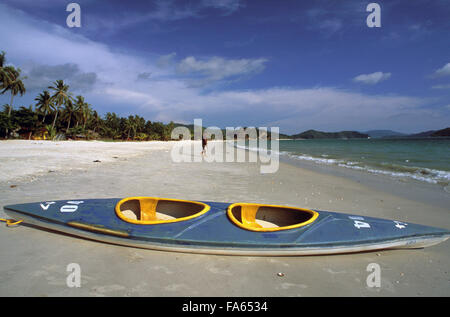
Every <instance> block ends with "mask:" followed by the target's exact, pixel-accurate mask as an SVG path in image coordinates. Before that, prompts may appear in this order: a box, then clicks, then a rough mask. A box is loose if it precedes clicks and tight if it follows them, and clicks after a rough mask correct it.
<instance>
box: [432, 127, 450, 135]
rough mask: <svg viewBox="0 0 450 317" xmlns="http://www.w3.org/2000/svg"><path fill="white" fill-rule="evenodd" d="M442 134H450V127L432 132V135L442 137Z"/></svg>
mask: <svg viewBox="0 0 450 317" xmlns="http://www.w3.org/2000/svg"><path fill="white" fill-rule="evenodd" d="M441 136H446V137H448V136H450V127H448V128H445V129H442V130H438V131H435V132H433V133H432V134H431V137H441Z"/></svg>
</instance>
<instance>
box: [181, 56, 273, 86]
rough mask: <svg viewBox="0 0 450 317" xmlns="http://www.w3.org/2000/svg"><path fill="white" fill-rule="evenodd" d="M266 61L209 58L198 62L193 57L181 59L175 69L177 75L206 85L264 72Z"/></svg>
mask: <svg viewBox="0 0 450 317" xmlns="http://www.w3.org/2000/svg"><path fill="white" fill-rule="evenodd" d="M266 62H267V59H265V58H258V59H225V58H222V57H211V58H209V59H206V60H198V59H196V58H195V57H194V56H189V57H186V58H185V59H183V60H182V61H181V62H180V63H179V64H178V67H177V70H178V72H179V73H181V74H184V75H193V76H200V78H198V77H196V79H194V80H196V82H199V83H203V84H207V83H211V82H214V81H219V80H223V79H230V78H236V77H241V76H247V75H251V74H256V73H259V72H261V71H263V70H264V68H265V65H264V64H265V63H266Z"/></svg>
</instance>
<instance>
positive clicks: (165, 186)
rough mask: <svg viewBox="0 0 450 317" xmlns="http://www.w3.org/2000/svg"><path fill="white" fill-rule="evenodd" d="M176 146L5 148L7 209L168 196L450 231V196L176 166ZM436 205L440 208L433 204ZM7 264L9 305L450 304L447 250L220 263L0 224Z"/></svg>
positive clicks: (331, 177) (227, 166)
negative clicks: (73, 278) (74, 268)
mask: <svg viewBox="0 0 450 317" xmlns="http://www.w3.org/2000/svg"><path fill="white" fill-rule="evenodd" d="M174 144H175V142H100V141H60V142H51V141H24V140H21V141H14V140H9V141H0V162H1V163H0V205H1V207H3V206H4V205H8V204H15V203H25V202H37V201H48V200H58V199H88V198H111V197H127V196H159V197H166V198H178V199H189V200H208V201H219V202H236V201H241V202H244V201H245V202H261V203H269V204H280V205H290V206H298V207H305V208H312V209H319V210H330V211H337V212H344V213H352V214H358V215H362V216H372V217H380V218H387V219H393V220H400V221H408V222H413V223H419V224H423V225H430V226H437V227H442V228H447V229H448V228H450V217H449V212H450V210H449V207H450V204H447V203H448V202H449V201H450V200H449V198H448V195H449V194H448V193H447V192H445V191H442V193H441V192H439V193H436V192H435V191H436V189H435V188H434V187H433V188H431V187H427V186H425V185H424V186H422V185H421V184H418V183H415V182H410V183H404V182H403V183H402V182H395V181H394V180H390V179H388V178H376V179H374V177H376V176H371V175H365V174H355V173H353V174H352V175H351V177H343V176H342V175H337V174H333V173H328V172H327V171H326V170H323V171H318V170H316V169H314V170H313V169H306V168H301V167H298V166H294V165H289V164H286V163H280V166H279V169H278V171H277V172H276V173H272V174H261V173H260V168H259V164H258V163H250V162H246V163H237V162H235V163H219V162H212V163H208V162H183V163H177V162H174V161H173V160H172V159H171V155H170V153H171V149H172V146H173V145H174ZM240 151H241V150H240ZM195 155H197V156H198V155H200V154H199V153H196V154H195ZM368 178H370V180H369V179H368ZM394 188H397V190H394ZM401 188H403V189H404V190H403V192H405V193H407V194H405V195H402V194H401V190H400V189H401ZM397 192H398V194H397ZM415 193H417V194H416V195H415ZM433 195H437V196H439V197H440V198H439V199H438V200H439V201H437V200H436V203H433V201H435V199H431V198H430V197H434V196H433ZM0 217H2V218H4V217H5V214H4V212H3V210H2V209H1V211H0ZM0 252H1V254H2V256H1V257H0V296H236V297H239V296H448V294H450V284H449V279H450V275H449V267H450V242H449V241H446V242H444V243H441V244H439V245H436V246H433V247H429V248H425V249H418V250H390V251H377V252H368V253H357V254H343V255H333V256H305V257H246V256H218V255H198V254H185V253H174V252H162V251H152V250H143V249H135V248H128V247H123V246H117V245H110V244H105V243H100V242H94V241H89V240H85V239H81V238H76V237H71V236H67V235H62V234H58V233H55V232H49V231H45V230H39V229H35V228H31V227H26V226H21V225H18V226H16V227H7V226H6V225H4V223H0ZM70 263H77V264H79V265H80V267H81V272H82V273H81V274H82V275H81V287H79V288H69V287H68V286H67V285H66V278H67V275H68V273H67V270H66V268H67V265H68V264H70ZM370 263H377V264H378V265H379V266H380V268H381V286H380V287H374V288H371V287H368V285H367V283H366V279H367V277H368V275H369V274H370V272H368V271H367V267H368V265H369V264H370ZM278 273H282V274H278Z"/></svg>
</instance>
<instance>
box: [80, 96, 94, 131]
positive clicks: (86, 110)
mask: <svg viewBox="0 0 450 317" xmlns="http://www.w3.org/2000/svg"><path fill="white" fill-rule="evenodd" d="M76 98H77V99H76V104H77V113H76V115H77V118H78V119H77V126H78V122H79V120H80V121H81V122H83V128H86V123H87V122H88V120H89V118H90V115H91V108H90V105H89V104H88V103H87V102H86V101H85V100H84V97H83V96H77V97H76Z"/></svg>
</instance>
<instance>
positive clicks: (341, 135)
mask: <svg viewBox="0 0 450 317" xmlns="http://www.w3.org/2000/svg"><path fill="white" fill-rule="evenodd" d="M368 137H369V135H368V134H365V133H360V132H357V131H341V132H322V131H316V130H308V131H304V132H302V133H299V134H294V135H292V138H293V139H367V138H368Z"/></svg>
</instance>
